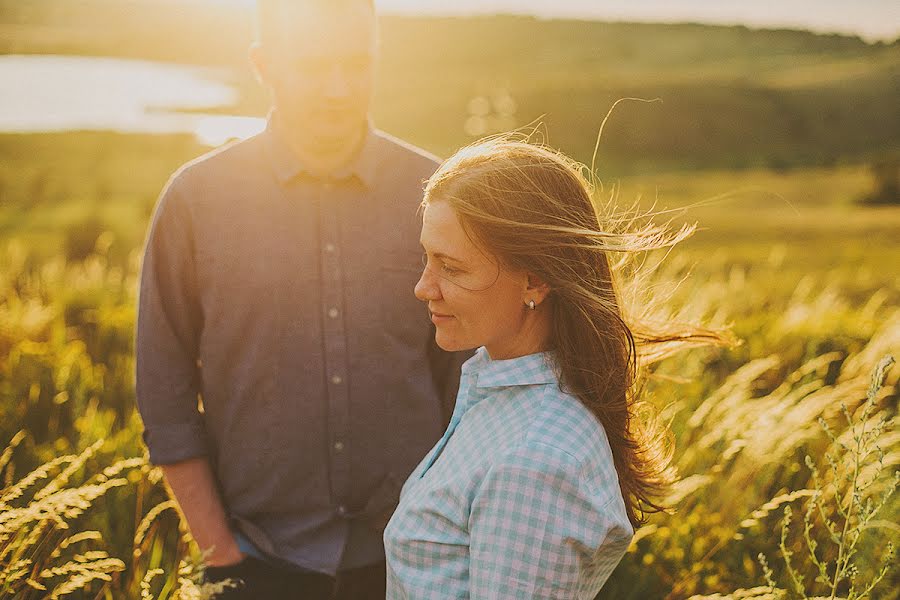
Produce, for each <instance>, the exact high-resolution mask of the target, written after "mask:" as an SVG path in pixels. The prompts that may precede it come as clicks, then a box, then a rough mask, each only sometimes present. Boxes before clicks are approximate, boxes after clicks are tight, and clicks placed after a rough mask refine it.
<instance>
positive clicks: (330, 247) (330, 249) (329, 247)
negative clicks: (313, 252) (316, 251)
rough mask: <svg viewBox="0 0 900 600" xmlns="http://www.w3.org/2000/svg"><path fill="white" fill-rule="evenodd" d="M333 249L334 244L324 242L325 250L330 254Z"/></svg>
mask: <svg viewBox="0 0 900 600" xmlns="http://www.w3.org/2000/svg"><path fill="white" fill-rule="evenodd" d="M334 249H335V248H334V244H325V252H328V253H329V254H331V253H333V252H334Z"/></svg>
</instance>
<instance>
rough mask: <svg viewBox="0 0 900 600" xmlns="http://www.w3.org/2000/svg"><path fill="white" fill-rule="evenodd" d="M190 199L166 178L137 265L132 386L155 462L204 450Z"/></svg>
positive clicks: (182, 183)
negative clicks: (133, 385) (135, 328)
mask: <svg viewBox="0 0 900 600" xmlns="http://www.w3.org/2000/svg"><path fill="white" fill-rule="evenodd" d="M189 197H190V196H189V189H188V183H187V181H186V177H185V175H184V174H180V175H176V176H175V177H173V179H172V180H171V181H170V182H169V184H168V185H167V186H166V188H165V190H164V191H163V193H162V196H161V197H160V200H159V202H158V203H157V206H156V211H155V214H154V217H153V220H152V223H151V225H150V230H149V233H148V236H147V242H146V247H145V251H144V259H143V266H142V268H141V276H140V288H139V299H138V311H137V332H136V343H135V353H136V386H135V387H136V395H137V405H138V410H139V412H140V414H141V418H142V420H143V423H144V442H145V443H146V444H147V447H148V448H149V450H150V460H151V462H153V463H155V464H171V463H175V462H180V461H183V460H187V459H189V458H196V457H199V456H204V455H206V453H207V445H206V436H205V431H204V426H203V418H202V415H201V414H200V411H199V409H198V394H199V390H200V385H199V366H198V341H199V336H200V332H201V330H202V311H201V309H200V303H199V296H198V293H197V288H198V285H197V272H196V268H195V262H194V248H195V245H194V234H193V233H194V230H193V226H192V220H191V211H190V207H189V205H188V204H187V199H188V198H189Z"/></svg>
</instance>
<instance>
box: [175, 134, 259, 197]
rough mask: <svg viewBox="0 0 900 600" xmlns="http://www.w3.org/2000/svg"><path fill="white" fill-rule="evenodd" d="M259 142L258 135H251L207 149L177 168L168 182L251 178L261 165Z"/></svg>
mask: <svg viewBox="0 0 900 600" xmlns="http://www.w3.org/2000/svg"><path fill="white" fill-rule="evenodd" d="M262 144H263V140H262V136H261V135H255V136H253V137H250V138H247V139H244V140H238V141H233V142H229V143H227V144H225V145H223V146H220V147H218V148H215V149H213V150H210V151H209V152H207V153H205V154H202V155H201V156H198V157H197V158H195V159H193V160H191V161H188V162H187V163H185V164H183V165H182V166H181V167H179V168H178V170H177V171H175V173H174V174H173V175H172V177H171V178H170V181H169V185H179V186H194V185H201V186H203V185H208V184H210V183H213V182H222V181H223V180H228V179H231V178H234V177H237V176H240V177H243V178H246V177H248V176H250V177H252V174H253V173H256V172H260V170H261V169H262V167H263V165H264V162H263V159H262V150H263V147H262Z"/></svg>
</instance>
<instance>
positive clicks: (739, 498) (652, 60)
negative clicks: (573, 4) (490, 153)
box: [0, 0, 900, 600]
mask: <svg viewBox="0 0 900 600" xmlns="http://www.w3.org/2000/svg"><path fill="white" fill-rule="evenodd" d="M140 5H141V3H140V2H133V3H130V4H129V6H131V7H132V8H133V7H136V6H137V7H139V6H140ZM175 5H176V3H168V4H167V3H162V4H160V6H170V7H172V6H175ZM122 6H124V4H122V3H115V4H110V3H109V2H104V1H103V0H84V1H83V2H79V3H66V2H60V1H58V0H54V1H53V2H49V1H48V2H47V3H19V2H15V1H13V0H0V30H2V31H3V33H4V35H3V36H0V45H2V51H3V52H35V53H51V52H52V53H76V54H101V55H116V56H122V55H125V56H135V57H142V58H151V59H156V60H181V61H184V62H197V63H203V64H235V63H236V62H237V61H240V60H243V59H242V56H243V48H242V46H241V45H242V44H243V43H244V42H245V38H246V36H247V35H248V34H247V27H246V22H245V21H242V20H241V19H240V18H238V17H237V16H235V15H234V14H232V13H229V12H227V11H224V12H221V13H216V14H217V16H216V17H214V18H210V17H209V16H208V15H207V18H206V20H204V18H203V15H200V14H199V13H196V14H195V13H193V12H192V10H194V9H191V8H190V7H188V6H187V5H185V7H183V8H180V9H178V10H180V11H181V12H180V13H179V15H180V17H181V19H180V20H178V22H177V24H176V25H173V26H172V27H171V28H170V31H169V32H168V33H169V38H170V39H171V43H170V44H165V45H160V44H156V43H155V41H156V40H157V37H154V35H158V34H154V31H155V29H154V28H155V27H156V25H159V24H160V23H162V22H163V21H161V19H163V14H164V13H165V11H164V10H163V9H159V10H158V11H154V12H153V13H152V15H151V14H150V13H140V12H139V10H138V9H134V11H137V12H134V11H132V12H129V11H125V10H124V9H122V8H121V7H122ZM92 7H93V8H92ZM91 10H95V11H102V12H103V14H104V15H105V16H104V17H103V18H104V19H107V20H113V19H119V20H120V22H121V23H122V24H123V26H122V27H119V28H116V29H115V30H114V31H107V29H108V28H105V27H104V23H106V21H103V20H102V19H99V18H97V17H96V13H92V12H91ZM117 10H118V11H124V12H121V14H119V13H116V12H115V11H117ZM167 10H168V9H167ZM172 10H175V9H172ZM198 10H199V9H198ZM42 11H43V12H42ZM154 19H157V20H154ZM198 22H203V23H205V27H207V28H209V29H214V30H216V31H219V32H222V31H226V32H231V33H232V34H233V35H217V36H210V39H209V40H206V41H205V42H204V43H202V44H201V43H199V42H198V43H189V42H188V41H187V40H188V37H187V33H186V32H187V31H189V30H192V29H194V30H196V24H197V23H198ZM464 25H465V24H464V23H458V22H455V21H452V20H447V21H446V22H445V21H440V22H438V23H437V24H436V25H434V28H433V29H432V30H431V35H429V36H428V37H427V39H426V38H423V36H422V27H423V25H422V23H421V22H419V21H416V20H402V19H398V20H388V21H387V22H386V23H385V24H384V29H383V37H384V46H385V47H384V54H385V58H384V63H385V66H384V75H383V77H382V78H381V82H380V84H379V100H378V103H377V106H376V118H377V120H378V123H379V124H381V126H383V127H384V128H385V129H387V130H388V131H390V132H392V133H395V134H398V135H401V136H404V137H407V138H408V139H411V140H412V141H414V142H416V143H418V144H420V145H422V146H424V147H426V148H428V149H429V150H432V151H434V152H436V153H438V154H446V153H447V152H448V151H449V150H451V149H452V148H454V147H455V146H457V145H459V144H462V143H465V142H467V141H469V140H471V139H472V138H473V136H475V135H478V134H481V133H488V132H490V131H492V130H494V129H496V128H503V127H507V126H522V125H525V124H527V123H530V122H532V120H534V119H537V118H538V117H541V115H545V118H543V119H542V123H544V126H543V127H542V128H541V129H540V130H539V131H540V133H539V135H542V136H545V139H546V140H547V141H548V142H549V143H551V144H553V145H555V146H557V147H560V148H562V149H563V150H565V151H567V152H569V153H571V154H573V155H574V156H576V157H578V158H579V159H580V160H583V161H586V162H587V161H590V159H591V154H592V150H593V144H594V132H596V128H597V127H598V126H599V123H600V122H601V121H602V118H603V116H604V114H605V113H606V111H607V110H608V109H609V107H610V106H611V104H612V102H614V101H615V100H616V99H617V98H619V97H624V96H631V95H637V96H641V97H656V96H662V97H663V103H662V104H661V105H659V104H653V105H643V104H627V105H622V106H621V107H620V109H618V110H617V112H616V113H615V114H614V115H613V118H612V119H611V121H610V126H609V128H608V129H607V130H606V131H605V132H604V138H603V140H602V142H601V146H600V151H599V153H598V163H597V167H598V168H597V172H598V175H599V177H600V181H599V182H598V183H599V184H600V185H598V189H597V193H596V202H597V205H598V206H599V207H601V208H605V207H610V206H620V207H627V206H631V205H632V204H636V205H637V206H639V207H641V208H642V209H644V210H653V211H655V212H656V213H657V214H656V217H655V218H656V220H668V219H672V221H673V224H678V223H682V222H689V223H694V222H696V223H698V224H699V230H698V231H697V232H696V233H695V234H694V236H693V237H691V238H690V239H688V240H687V241H685V242H684V243H683V244H681V245H679V246H678V247H677V248H676V249H675V250H674V251H673V252H672V253H671V254H670V255H669V256H667V257H665V260H662V259H663V257H662V256H658V255H657V256H651V257H649V261H650V262H651V263H654V262H656V261H657V260H662V262H661V264H660V266H659V267H658V269H657V270H656V273H655V274H654V275H653V277H652V279H651V280H649V281H647V282H645V283H646V285H647V287H648V289H649V293H650V294H652V296H653V297H655V298H663V299H665V306H666V307H668V311H669V312H664V313H660V314H659V315H658V318H660V319H682V320H690V321H704V322H706V323H709V324H712V325H714V326H718V327H727V328H729V329H730V330H731V331H732V333H733V335H734V337H735V339H736V341H737V343H736V344H735V345H734V346H733V347H730V348H720V349H709V348H696V349H691V350H686V351H684V352H681V353H680V354H677V355H675V356H672V357H669V358H666V359H665V360H663V361H662V362H660V363H658V364H654V365H652V366H651V367H649V368H648V369H647V372H646V375H647V380H646V384H645V387H644V393H645V394H646V397H647V399H648V400H649V401H650V402H651V403H652V404H653V405H654V406H655V407H656V409H657V410H658V411H659V412H660V414H661V416H662V418H663V419H665V421H666V422H667V423H669V424H670V426H671V429H672V432H673V441H674V446H675V463H676V464H677V467H678V471H679V476H680V483H679V484H678V485H677V486H676V487H675V489H674V490H673V492H672V495H671V497H670V498H669V500H670V502H671V503H672V505H673V506H674V510H673V511H672V512H671V513H669V514H658V515H654V516H653V517H652V518H651V519H650V521H649V523H648V524H647V525H646V526H644V527H643V528H642V529H640V530H639V531H638V533H637V536H636V539H635V541H634V543H633V544H632V546H631V548H630V549H629V551H628V553H627V555H626V557H625V559H624V560H623V562H622V563H621V564H620V565H619V567H618V568H617V570H616V571H615V573H614V574H613V576H612V578H611V579H610V581H609V582H608V583H607V585H606V587H605V588H604V590H603V591H602V592H601V594H600V596H599V597H598V598H601V599H615V600H620V599H621V600H657V599H665V600H683V599H689V598H693V599H695V600H701V599H707V598H708V599H710V600H713V599H721V600H724V599H725V598H733V599H735V600H737V599H739V598H743V599H756V600H764V599H771V600H775V599H779V598H785V599H786V598H832V599H835V598H847V599H850V598H864V597H867V598H872V599H875V600H897V599H898V598H900V569H898V567H897V565H896V560H895V558H894V556H893V550H892V547H895V546H896V545H897V543H898V542H900V495H898V494H896V493H892V491H893V490H894V489H895V488H896V485H897V477H898V475H897V473H898V470H900V430H898V428H897V412H898V398H900V394H898V390H900V367H898V366H896V365H893V366H892V365H891V361H890V359H887V358H886V357H888V356H890V355H893V356H897V355H898V352H900V287H898V278H897V265H898V264H900V244H898V243H897V237H898V236H897V232H898V231H900V207H898V206H896V205H894V206H890V205H887V206H870V205H866V204H864V203H863V202H862V200H863V199H864V198H866V197H869V196H871V195H872V193H873V190H874V189H875V187H876V185H877V182H876V180H875V178H874V177H873V171H872V168H871V167H872V164H873V163H874V162H875V161H878V160H882V159H885V158H888V159H890V158H891V157H895V156H896V155H897V152H898V145H897V140H898V139H900V119H898V118H897V115H896V113H895V110H893V109H890V104H891V103H890V102H886V101H885V99H886V98H890V97H892V96H893V97H896V92H897V91H900V90H898V85H900V79H898V78H897V73H898V72H900V46H898V44H897V43H896V42H895V43H893V44H866V43H864V42H862V41H860V40H858V39H855V38H847V37H843V36H816V35H813V34H808V33H805V32H788V31H775V32H772V31H769V32H766V31H762V32H756V31H752V30H747V29H746V28H712V27H702V26H694V25H676V26H668V27H667V26H651V25H646V26H637V25H628V24H584V23H572V22H569V23H567V22H549V23H542V22H538V21H535V20H532V19H517V18H494V19H489V18H486V19H479V20H475V21H474V22H470V23H468V25H465V26H464ZM201 29H203V28H201ZM203 30H204V31H206V29H203ZM235 32H236V33H235ZM101 33H103V35H101ZM538 33H539V34H540V35H538ZM242 36H243V37H242ZM124 38H128V39H130V40H131V41H132V43H130V44H123V43H122V39H124ZM485 39H490V40H491V44H489V45H488V46H487V47H486V49H485V47H484V46H483V45H480V42H481V41H483V40H485ZM533 40H538V41H536V42H534V43H531V42H532V41H533ZM597 40H601V41H597ZM563 41H565V42H566V43H563ZM410 47H414V48H416V49H417V50H416V52H412V53H410V52H409V51H408V49H409V48H410ZM448 47H449V48H454V49H455V52H454V53H447V52H443V51H442V49H446V48H448ZM485 53H486V54H485ZM410 56H414V57H415V60H411V59H410ZM498 74H499V75H500V76H498ZM488 81H500V82H502V83H503V85H502V86H500V87H499V88H498V87H496V86H492V85H490V84H488V83H486V82H488ZM235 84H236V85H237V86H238V87H239V88H240V90H241V100H240V103H239V105H238V106H235V107H229V110H234V111H237V112H242V113H246V114H261V113H260V111H261V110H262V109H263V107H264V102H265V99H264V97H263V95H262V93H261V92H259V91H258V90H256V89H255V88H254V87H253V84H252V81H250V80H249V75H241V76H238V77H237V79H236V81H235ZM510 100H512V102H510ZM513 109H514V110H513ZM206 150H207V149H206V148H204V147H202V146H200V145H199V144H198V143H197V142H196V141H195V140H194V139H193V138H192V137H191V136H188V135H167V136H144V135H126V134H118V133H108V132H69V133H47V134H29V135H14V134H0V452H2V453H0V481H2V482H0V598H10V599H16V600H25V599H37V598H45V597H50V598H55V597H65V598H104V599H116V600H118V599H122V598H126V599H131V598H159V599H174V598H181V599H188V598H191V599H193V598H198V599H199V598H203V597H206V596H207V595H208V593H209V591H210V590H208V589H203V588H202V586H199V585H198V584H197V582H198V573H199V569H200V567H199V563H200V556H199V551H198V549H197V548H196V547H195V545H194V544H193V542H192V541H191V539H190V536H189V535H188V534H187V532H186V531H185V530H184V529H183V527H181V525H180V521H179V518H178V514H177V511H176V510H175V507H174V506H173V505H172V503H171V502H170V501H169V500H168V497H167V495H166V493H165V490H164V488H163V485H162V482H161V475H160V472H159V470H158V469H156V468H154V467H153V466H152V465H149V464H148V463H147V461H146V458H145V449H144V447H143V445H142V442H141V437H140V436H141V426H140V422H139V418H138V416H137V414H136V412H135V410H134V383H133V368H134V358H133V329H134V318H135V299H136V293H137V275H138V272H139V268H140V253H141V246H142V243H143V237H144V234H145V231H146V226H147V223H148V220H149V217H150V215H151V213H152V210H153V206H154V204H155V202H156V198H157V195H158V193H159V191H160V189H161V188H162V186H163V185H164V183H165V181H166V179H167V178H168V176H169V174H170V173H171V172H172V171H173V170H175V169H176V168H177V167H178V166H179V165H180V164H182V163H183V162H185V161H187V160H189V159H191V158H194V157H196V156H198V155H200V154H201V153H203V152H205V151H206ZM640 300H641V298H640V297H636V298H635V303H636V304H635V310H639V309H640V308H641V307H642V305H641V304H640ZM4 448H6V450H3V449H4ZM786 521H788V522H789V523H788V526H787V527H785V522H786ZM761 556H762V557H763V558H762V559H761V558H760V557H761ZM869 585H874V587H873V588H872V589H870V590H868V589H867V588H868V586H869Z"/></svg>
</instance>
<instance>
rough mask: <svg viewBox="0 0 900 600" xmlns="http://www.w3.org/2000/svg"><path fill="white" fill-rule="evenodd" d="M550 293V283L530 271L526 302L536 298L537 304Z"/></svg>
mask: <svg viewBox="0 0 900 600" xmlns="http://www.w3.org/2000/svg"><path fill="white" fill-rule="evenodd" d="M549 294H550V284H548V283H547V282H546V281H544V280H543V279H541V278H540V277H538V276H537V275H535V274H534V273H528V287H527V288H526V289H525V296H526V298H525V304H528V301H529V300H534V302H535V304H540V303H541V302H543V301H544V299H546V298H547V296H548V295H549Z"/></svg>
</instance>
